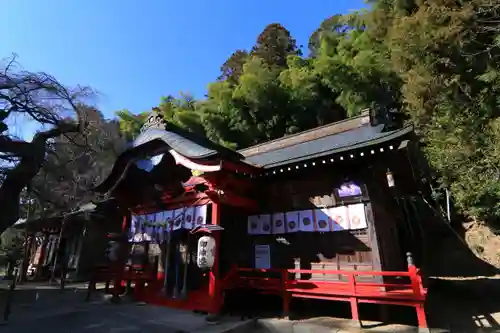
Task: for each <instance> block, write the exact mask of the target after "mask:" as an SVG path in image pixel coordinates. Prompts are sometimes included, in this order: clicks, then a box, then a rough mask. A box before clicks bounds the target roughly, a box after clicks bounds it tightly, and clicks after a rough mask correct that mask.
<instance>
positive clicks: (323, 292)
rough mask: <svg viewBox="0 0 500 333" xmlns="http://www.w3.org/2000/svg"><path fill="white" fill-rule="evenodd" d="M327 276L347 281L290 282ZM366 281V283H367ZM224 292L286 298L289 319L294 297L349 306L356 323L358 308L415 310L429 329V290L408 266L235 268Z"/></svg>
mask: <svg viewBox="0 0 500 333" xmlns="http://www.w3.org/2000/svg"><path fill="white" fill-rule="evenodd" d="M297 273H298V274H324V275H338V276H342V277H345V281H316V280H303V279H290V277H289V276H290V274H297ZM362 276H363V277H367V276H371V277H381V279H380V280H384V278H385V280H388V278H390V277H392V278H399V279H400V280H401V279H402V278H403V279H406V280H407V281H409V283H384V282H361V281H359V280H360V279H361V278H357V277H362ZM365 280H366V279H365ZM222 285H223V287H222V288H223V289H225V290H229V289H235V288H251V289H254V290H255V291H256V292H258V293H262V294H275V295H279V296H281V297H282V298H283V316H284V317H288V314H289V309H290V302H291V298H292V297H300V298H310V299H323V300H333V301H344V302H349V303H350V306H351V313H352V319H353V320H356V321H359V320H360V319H359V312H358V304H359V303H375V304H389V305H401V306H411V307H414V308H415V310H416V312H417V320H418V325H419V327H421V328H427V320H426V315H425V311H424V302H425V298H426V294H427V290H426V289H425V288H423V285H422V279H421V276H420V271H419V270H418V269H417V268H416V267H415V266H414V265H413V264H409V265H408V271H404V272H392V271H383V272H381V271H345V270H308V269H307V270H306V269H252V268H238V267H236V266H234V267H233V268H232V269H231V270H230V271H229V272H228V274H227V275H226V277H225V278H224V279H223V281H222Z"/></svg>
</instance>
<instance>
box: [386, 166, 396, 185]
mask: <svg viewBox="0 0 500 333" xmlns="http://www.w3.org/2000/svg"><path fill="white" fill-rule="evenodd" d="M385 175H386V177H387V185H388V186H389V187H390V188H393V187H396V183H395V182H394V176H393V175H392V172H391V170H389V169H387V173H386V174H385Z"/></svg>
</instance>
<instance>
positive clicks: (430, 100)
mask: <svg viewBox="0 0 500 333" xmlns="http://www.w3.org/2000/svg"><path fill="white" fill-rule="evenodd" d="M369 4H370V8H369V9H368V10H365V11H359V12H355V13H351V14H349V15H334V16H332V17H330V18H328V19H326V20H325V21H324V22H322V23H321V24H320V26H319V28H318V29H317V31H315V32H314V33H313V34H312V35H311V38H310V40H309V45H308V46H309V51H310V52H309V55H308V56H307V57H303V56H301V53H300V51H299V48H298V47H297V46H296V44H295V40H294V39H293V38H292V37H291V36H290V33H289V32H288V31H287V30H286V29H285V28H284V27H282V26H281V25H279V24H271V25H269V26H268V27H266V29H265V30H264V31H263V32H262V34H261V35H260V36H258V38H257V42H256V44H255V46H254V47H253V48H252V49H251V51H250V52H248V51H245V50H238V51H236V52H235V53H234V54H233V55H232V56H231V57H230V58H229V59H228V60H227V61H226V62H225V63H224V64H223V66H222V67H221V75H220V77H219V78H218V80H217V81H216V82H214V83H211V84H210V85H209V88H208V95H207V97H206V99H203V100H193V99H192V98H190V97H188V96H181V98H178V99H177V98H173V97H168V98H165V99H163V100H162V102H161V104H160V105H159V108H160V110H161V111H162V113H163V114H164V115H165V116H166V118H167V119H168V120H171V121H173V122H174V123H176V124H179V125H181V126H183V127H185V128H187V129H189V130H191V131H194V132H197V133H201V134H204V135H206V136H208V137H209V138H210V139H212V140H215V141H217V142H220V143H222V144H225V145H226V146H229V147H233V148H242V147H246V146H249V145H252V144H255V143H258V142H262V141H265V140H269V139H273V138H277V137H281V136H283V135H287V134H290V133H294V132H297V131H301V130H304V129H308V128H312V127H315V126H318V125H321V124H324V123H328V122H331V121H336V120H339V119H342V118H344V117H347V116H353V115H356V114H359V112H360V111H361V110H362V109H364V108H368V107H383V108H396V109H401V110H403V111H405V112H406V113H407V114H408V115H409V116H410V118H411V119H412V121H413V122H414V123H415V125H416V128H417V131H418V133H419V134H420V135H421V136H422V143H423V146H424V150H425V153H426V155H427V157H428V160H429V162H430V164H431V166H432V167H433V170H435V174H436V177H437V180H438V184H440V185H441V186H446V187H449V188H451V191H452V194H453V196H454V199H455V201H456V203H457V204H458V206H459V207H460V208H461V210H462V211H463V212H464V213H466V214H468V215H469V216H473V217H476V218H483V219H485V218H493V219H494V220H497V219H498V217H500V172H499V168H498V166H497V165H498V159H499V157H500V147H499V140H500V120H499V119H498V114H499V111H498V110H500V109H499V105H498V104H499V98H498V90H499V89H500V75H499V62H498V61H497V59H498V58H497V57H498V56H499V50H500V49H499V42H500V38H499V31H500V30H499V28H500V26H499V22H500V21H499V20H498V18H497V17H498V14H499V11H498V9H499V6H500V1H499V0H493V1H490V0H488V1H486V0H468V1H465V0H432V1H426V0H373V1H369ZM119 116H120V118H121V126H122V129H123V130H125V131H126V132H127V133H128V135H129V136H133V135H134V134H135V133H137V131H138V129H139V127H140V124H141V120H142V119H143V117H144V114H143V115H141V116H140V117H139V118H137V117H134V116H133V115H132V114H130V113H126V112H122V113H120V114H119Z"/></svg>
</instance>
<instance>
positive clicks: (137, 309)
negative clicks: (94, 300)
mask: <svg viewBox="0 0 500 333" xmlns="http://www.w3.org/2000/svg"><path fill="white" fill-rule="evenodd" d="M252 324H253V323H252V322H251V321H240V320H237V319H235V318H227V319H225V320H223V321H222V322H221V323H220V324H218V325H209V324H207V323H206V321H205V317H204V316H202V315H196V314H193V313H191V312H187V311H180V310H173V309H168V308H165V307H155V306H150V305H143V306H141V305H138V304H133V303H129V304H119V305H115V304H110V303H104V304H93V305H89V306H87V307H85V308H81V309H77V310H74V311H67V312H66V313H60V314H57V315H52V316H49V317H43V318H42V317H40V318H38V319H33V320H24V321H22V322H19V321H16V322H12V323H8V324H6V325H4V326H3V327H2V328H0V332H12V333H28V332H34V331H35V330H37V331H42V332H51V333H97V332H99V333H115V332H131V333H134V332H137V333H138V332H148V333H156V332H158V333H159V332H162V333H181V332H190V333H202V332H203V333H230V332H238V333H246V332H248V333H249V332H250V331H249V329H251V328H252V326H253V325H252Z"/></svg>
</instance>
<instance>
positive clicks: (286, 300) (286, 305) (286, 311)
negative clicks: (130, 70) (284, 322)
mask: <svg viewBox="0 0 500 333" xmlns="http://www.w3.org/2000/svg"><path fill="white" fill-rule="evenodd" d="M281 279H282V288H283V318H285V319H288V317H289V316H290V293H289V292H288V269H286V268H285V269H283V270H282V271H281Z"/></svg>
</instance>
